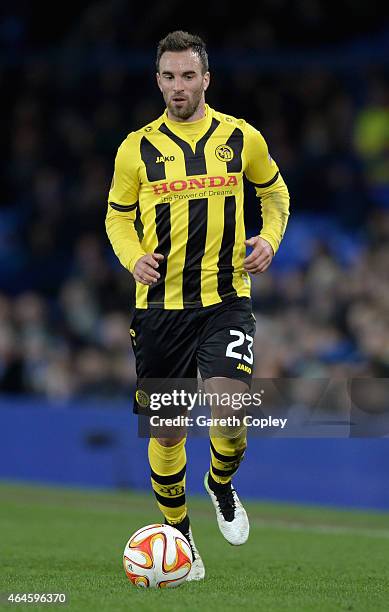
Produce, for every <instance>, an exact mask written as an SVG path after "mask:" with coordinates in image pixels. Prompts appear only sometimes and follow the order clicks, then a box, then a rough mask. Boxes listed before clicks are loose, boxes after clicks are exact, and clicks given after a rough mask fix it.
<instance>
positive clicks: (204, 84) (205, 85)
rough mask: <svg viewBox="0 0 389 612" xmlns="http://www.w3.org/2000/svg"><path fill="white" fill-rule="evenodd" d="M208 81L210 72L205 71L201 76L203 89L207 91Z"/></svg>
mask: <svg viewBox="0 0 389 612" xmlns="http://www.w3.org/2000/svg"><path fill="white" fill-rule="evenodd" d="M210 81H211V74H210V72H205V73H204V76H203V87H204V91H207V89H208V86H209V83H210Z"/></svg>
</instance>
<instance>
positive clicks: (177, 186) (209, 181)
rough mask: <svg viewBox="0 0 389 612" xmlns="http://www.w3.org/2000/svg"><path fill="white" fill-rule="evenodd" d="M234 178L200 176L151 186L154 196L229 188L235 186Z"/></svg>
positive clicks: (235, 179) (236, 181) (236, 182)
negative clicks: (188, 190)
mask: <svg viewBox="0 0 389 612" xmlns="http://www.w3.org/2000/svg"><path fill="white" fill-rule="evenodd" d="M237 184H238V179H237V177H236V176H233V175H232V176H227V177H224V176H202V177H199V178H188V179H186V180H179V181H172V182H171V183H168V182H166V183H158V184H157V185H153V190H154V193H155V195H160V194H161V193H168V192H169V191H185V190H186V189H204V188H205V187H230V186H232V185H237Z"/></svg>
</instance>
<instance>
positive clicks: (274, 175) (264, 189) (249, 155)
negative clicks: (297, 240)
mask: <svg viewBox="0 0 389 612" xmlns="http://www.w3.org/2000/svg"><path fill="white" fill-rule="evenodd" d="M245 160H246V165H245V176H246V178H247V179H248V180H249V181H250V182H251V183H253V184H254V186H255V192H256V195H257V197H258V198H259V199H260V202H261V215H262V229H261V232H260V234H259V235H260V236H261V238H264V239H265V240H267V242H269V244H270V245H271V247H272V249H273V252H274V253H276V252H277V250H278V248H279V246H280V243H281V240H282V238H283V236H284V233H285V229H286V226H287V223H288V218H289V192H288V188H287V186H286V185H285V182H284V180H283V178H282V176H281V174H280V171H279V169H278V166H277V164H276V162H275V161H274V159H272V157H271V156H270V154H269V150H268V147H267V144H266V141H265V139H264V138H263V136H262V134H261V133H260V132H258V130H256V129H255V128H253V127H252V126H251V125H249V124H246V133H245Z"/></svg>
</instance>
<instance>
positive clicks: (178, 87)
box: [173, 77, 184, 93]
mask: <svg viewBox="0 0 389 612" xmlns="http://www.w3.org/2000/svg"><path fill="white" fill-rule="evenodd" d="M173 90H174V93H180V92H181V91H184V81H183V80H182V79H181V78H180V77H176V78H175V79H174V83H173Z"/></svg>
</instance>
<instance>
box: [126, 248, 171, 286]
mask: <svg viewBox="0 0 389 612" xmlns="http://www.w3.org/2000/svg"><path fill="white" fill-rule="evenodd" d="M163 259H164V256H163V255H161V253H147V254H146V255H143V257H141V258H140V259H138V261H137V262H136V264H135V267H134V270H133V273H132V274H133V277H134V278H135V280H136V282H137V283H142V285H153V284H154V283H156V282H157V280H158V279H159V278H160V276H161V275H160V273H159V272H157V270H156V269H157V268H158V267H159V263H158V262H159V261H162V260H163Z"/></svg>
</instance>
